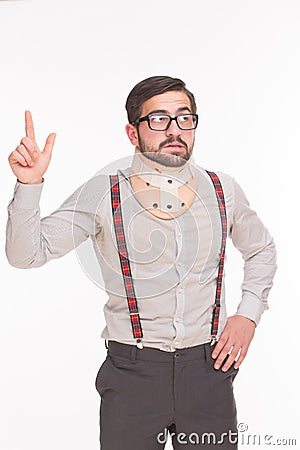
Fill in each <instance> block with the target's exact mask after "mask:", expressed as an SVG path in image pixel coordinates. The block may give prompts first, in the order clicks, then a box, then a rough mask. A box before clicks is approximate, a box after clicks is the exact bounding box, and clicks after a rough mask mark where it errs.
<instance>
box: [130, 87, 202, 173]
mask: <svg viewBox="0 0 300 450" xmlns="http://www.w3.org/2000/svg"><path fill="white" fill-rule="evenodd" d="M153 113H161V114H169V115H170V116H171V117H174V116H177V115H178V114H185V113H192V111H191V104H190V100H189V98H188V96H187V95H186V94H185V93H184V92H181V91H168V92H165V93H164V94H160V95H155V96H154V97H152V98H150V99H149V100H147V101H145V102H144V103H143V106H142V111H141V115H140V117H144V116H147V115H148V114H153ZM130 127H133V126H132V125H127V128H126V131H127V134H128V136H129V138H130V140H131V142H132V143H133V144H134V145H136V147H137V148H138V149H139V150H140V151H141V152H142V153H144V155H145V156H146V157H147V158H148V159H151V160H152V161H156V162H159V163H160V164H163V165H165V166H168V167H180V166H182V165H184V164H185V163H186V161H187V160H188V159H189V158H190V156H191V154H192V150H193V146H194V139H195V130H181V129H180V128H179V127H178V125H177V123H176V121H175V120H172V122H171V124H170V126H169V128H168V129H167V130H164V131H154V130H150V128H149V127H148V123H147V122H146V121H145V122H141V123H139V124H138V125H137V126H136V127H134V128H135V130H134V131H135V133H136V140H133V139H132V138H131V137H130V133H129V130H130ZM131 132H133V129H131Z"/></svg>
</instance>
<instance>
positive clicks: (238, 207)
mask: <svg viewBox="0 0 300 450" xmlns="http://www.w3.org/2000/svg"><path fill="white" fill-rule="evenodd" d="M232 182H233V193H234V197H233V202H234V205H233V207H234V209H233V220H232V226H231V228H230V237H231V238H232V242H233V244H234V246H235V247H236V248H237V249H238V250H239V251H240V252H241V253H242V256H243V259H244V261H245V263H244V279H243V283H242V286H241V288H242V300H241V302H240V304H239V305H238V308H237V312H236V314H237V315H241V316H245V317H248V318H249V319H251V320H253V321H254V322H255V323H256V325H257V324H258V323H259V321H260V318H261V315H262V313H263V312H264V311H265V310H266V309H268V301H267V300H268V295H269V292H270V289H271V287H272V285H273V278H274V275H275V272H276V268H277V265H276V248H275V244H274V240H273V238H272V237H271V235H270V233H269V232H268V230H267V228H266V227H265V226H264V224H263V223H262V221H261V220H260V219H259V217H258V216H257V214H256V212H255V211H253V210H252V209H251V208H250V206H249V202H248V200H247V198H246V196H245V193H244V192H243V190H242V189H241V187H240V186H239V185H238V183H237V182H236V181H235V180H234V179H233V180H232Z"/></svg>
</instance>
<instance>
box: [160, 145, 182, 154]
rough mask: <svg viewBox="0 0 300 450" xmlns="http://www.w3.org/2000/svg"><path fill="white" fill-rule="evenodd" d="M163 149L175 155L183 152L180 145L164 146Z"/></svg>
mask: <svg viewBox="0 0 300 450" xmlns="http://www.w3.org/2000/svg"><path fill="white" fill-rule="evenodd" d="M163 148H164V149H166V150H169V151H170V152H177V153H181V152H182V151H183V150H185V148H184V146H183V145H181V144H169V145H165V146H164V147H163Z"/></svg>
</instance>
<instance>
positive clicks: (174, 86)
mask: <svg viewBox="0 0 300 450" xmlns="http://www.w3.org/2000/svg"><path fill="white" fill-rule="evenodd" d="M167 91H182V92H184V93H185V94H186V95H187V96H188V97H189V99H190V102H191V108H192V113H193V114H195V113H196V110H197V106H196V102H195V98H194V95H193V94H192V93H191V92H190V91H188V90H187V88H186V87H185V83H184V82H183V81H182V80H180V79H179V78H172V77H167V76H154V77H150V78H146V79H145V80H143V81H140V82H139V83H138V84H137V85H136V86H134V88H133V89H132V90H131V92H130V93H129V95H128V97H127V100H126V104H125V108H126V111H127V117H128V122H129V123H133V122H134V121H135V120H136V119H138V118H139V117H140V114H141V110H142V105H143V103H144V102H145V101H146V100H149V98H151V97H154V96H155V95H159V94H163V93H164V92H167Z"/></svg>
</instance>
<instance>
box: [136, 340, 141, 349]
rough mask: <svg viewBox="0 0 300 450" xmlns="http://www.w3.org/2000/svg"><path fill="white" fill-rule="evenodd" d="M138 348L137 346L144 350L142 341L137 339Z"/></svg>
mask: <svg viewBox="0 0 300 450" xmlns="http://www.w3.org/2000/svg"><path fill="white" fill-rule="evenodd" d="M136 346H137V348H140V349H142V348H143V343H142V339H137V340H136Z"/></svg>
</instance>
